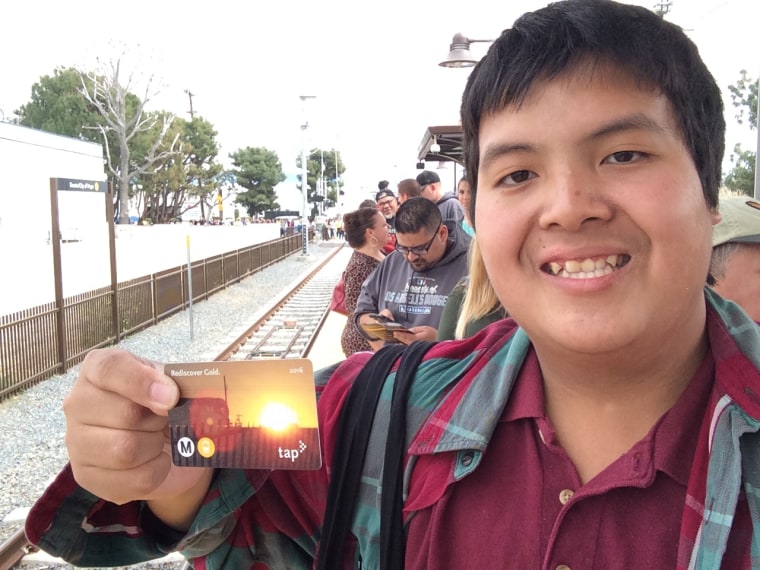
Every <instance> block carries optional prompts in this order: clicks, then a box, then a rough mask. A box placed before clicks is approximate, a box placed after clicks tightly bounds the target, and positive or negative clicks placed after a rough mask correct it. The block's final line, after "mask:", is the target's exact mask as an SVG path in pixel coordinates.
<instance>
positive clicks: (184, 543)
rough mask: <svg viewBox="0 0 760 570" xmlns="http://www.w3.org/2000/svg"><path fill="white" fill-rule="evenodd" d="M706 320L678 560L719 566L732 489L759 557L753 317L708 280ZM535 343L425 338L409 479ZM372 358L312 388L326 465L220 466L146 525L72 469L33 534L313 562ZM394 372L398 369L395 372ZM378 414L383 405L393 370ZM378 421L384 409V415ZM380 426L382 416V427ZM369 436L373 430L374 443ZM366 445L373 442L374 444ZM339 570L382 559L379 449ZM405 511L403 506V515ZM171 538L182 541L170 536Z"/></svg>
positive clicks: (72, 545) (119, 554) (119, 553)
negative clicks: (342, 435) (188, 499)
mask: <svg viewBox="0 0 760 570" xmlns="http://www.w3.org/2000/svg"><path fill="white" fill-rule="evenodd" d="M705 294H706V297H707V301H708V318H707V330H708V336H709V340H710V349H711V351H712V353H713V355H714V358H715V362H716V371H715V384H714V387H713V391H712V396H711V405H710V407H709V409H708V410H706V412H705V413H706V416H705V419H707V418H709V420H710V421H705V422H703V423H704V425H705V426H706V428H705V433H703V434H702V435H701V436H700V438H699V443H698V446H697V451H696V454H695V457H694V462H693V465H692V470H691V476H690V480H689V484H688V489H687V499H686V504H685V506H684V512H683V517H682V528H681V539H680V544H679V547H678V548H679V550H678V569H679V570H680V569H708V568H709V569H714V568H720V566H721V557H722V554H723V552H724V550H725V546H726V543H727V540H728V536H729V531H731V530H732V528H733V527H734V526H735V525H736V524H738V522H736V521H734V518H733V514H734V512H735V508H736V505H737V501H738V500H739V498H740V496H741V495H743V497H744V498H745V499H746V500H747V503H748V506H749V512H750V516H751V521H752V528H747V529H740V530H741V531H742V532H743V533H744V536H747V537H748V538H747V541H748V544H747V548H746V550H747V559H746V560H745V561H744V563H743V564H742V566H741V568H747V569H749V568H760V372H759V371H760V332H759V331H760V328H759V327H758V326H757V324H756V323H754V322H752V321H750V320H749V319H748V318H747V316H746V315H745V314H744V313H743V312H741V311H740V310H739V309H738V307H736V305H733V304H732V303H729V302H727V301H724V300H723V299H721V298H720V297H718V296H716V295H714V294H713V293H712V292H711V291H709V290H706V293H705ZM529 346H530V341H529V339H528V338H527V336H526V335H525V334H524V332H523V331H522V330H521V329H519V328H516V326H515V325H514V323H513V322H512V321H511V320H506V321H501V322H499V323H497V324H494V325H492V326H491V327H489V328H488V329H486V330H485V331H483V333H482V334H479V335H477V336H475V337H473V338H471V339H467V340H464V341H461V342H451V343H442V344H439V345H436V346H435V347H434V348H432V349H431V350H430V351H429V352H428V354H427V355H426V357H425V359H424V360H423V362H422V363H421V365H420V366H419V368H418V371H417V375H416V377H415V383H414V386H413V388H412V391H411V393H410V404H409V411H410V417H411V420H410V422H412V423H413V422H416V423H417V425H420V426H421V427H420V429H419V430H418V431H417V432H416V434H413V436H412V437H411V438H410V439H411V441H410V447H409V454H408V457H407V465H406V470H407V473H406V480H407V481H408V476H409V472H410V471H411V469H413V468H414V464H415V457H418V456H420V455H424V454H429V453H439V452H452V451H453V452H456V453H458V454H459V456H460V457H464V456H465V455H466V456H467V461H456V462H455V463H454V464H453V466H452V472H451V473H450V482H456V481H457V480H460V479H462V478H463V477H466V476H467V475H468V474H470V473H471V472H473V471H474V470H475V469H477V467H478V464H479V462H480V459H481V457H482V454H483V452H484V451H485V449H486V447H487V446H488V442H489V439H490V437H491V434H492V433H493V430H494V427H495V425H496V422H497V421H498V419H499V417H500V415H501V411H502V409H503V407H504V405H505V402H506V401H507V399H508V397H509V394H510V390H511V388H512V385H513V383H514V381H515V379H516V378H517V375H518V372H519V370H520V367H521V365H522V361H523V359H524V357H525V355H526V353H527V351H528V349H529ZM367 358H368V355H367V354H362V353H359V354H357V355H354V357H352V358H350V359H349V360H347V361H346V362H345V363H344V364H342V365H341V367H340V368H339V369H338V371H337V372H336V373H335V374H334V375H333V376H332V377H331V379H330V382H329V383H328V384H327V386H318V387H317V390H318V393H319V395H320V397H319V411H320V429H321V434H322V435H321V437H322V443H323V447H324V450H323V451H324V466H323V468H322V469H321V470H319V471H312V472H298V471H295V472H290V471H287V472H286V471H275V472H266V471H243V470H235V469H225V470H219V471H218V472H217V475H216V478H215V479H214V482H213V483H212V487H211V489H210V490H209V493H208V495H207V497H206V500H205V503H204V504H203V506H202V507H201V510H200V511H199V513H198V515H197V517H196V519H195V521H194V522H193V524H192V527H191V528H190V530H189V531H188V533H187V534H186V535H185V536H184V537H182V539H181V540H179V537H172V536H167V535H166V533H161V532H156V531H155V530H154V526H155V522H154V521H151V519H150V517H146V516H145V515H146V513H145V512H144V511H143V504H142V503H140V502H134V503H129V504H126V505H122V506H117V505H113V504H109V503H106V502H104V501H100V500H99V499H98V498H97V497H95V496H93V495H91V494H90V493H88V492H87V491H84V490H83V489H81V488H79V487H78V486H77V485H76V483H75V482H74V480H73V477H72V475H71V470H70V469H69V468H68V467H67V468H66V469H65V470H64V471H63V472H62V473H61V474H60V475H59V477H58V479H57V480H56V481H55V482H54V484H53V485H52V486H51V487H50V488H49V489H48V490H47V491H46V493H45V494H44V495H43V497H42V498H41V499H40V500H39V501H38V502H37V504H36V505H35V507H34V508H33V510H32V512H31V513H30V516H29V518H28V520H27V533H28V535H29V537H30V539H31V540H32V541H33V542H35V543H36V544H38V545H39V546H40V547H41V548H43V549H44V550H46V551H48V552H51V553H53V554H56V555H59V556H62V557H63V558H65V559H67V560H69V561H70V562H72V563H75V564H78V565H98V566H102V565H123V564H130V563H134V562H137V561H140V560H147V559H149V558H155V557H159V556H161V555H163V554H164V553H165V552H166V551H167V550H170V549H172V548H175V547H176V548H178V549H180V550H182V552H183V554H185V555H186V556H187V557H189V558H192V559H194V563H195V567H196V568H207V569H211V568H256V569H264V568H272V569H282V568H294V569H303V570H306V569H308V568H312V566H313V559H314V556H315V553H316V549H317V546H318V542H319V533H320V523H321V518H322V512H323V510H324V505H325V502H326V496H327V486H328V480H329V469H328V466H329V465H330V461H331V459H332V453H331V450H332V449H333V445H334V442H335V440H336V438H337V437H338V434H337V419H338V416H339V411H340V408H341V404H342V402H343V401H344V399H345V397H346V395H347V393H348V390H349V388H350V386H351V383H352V381H353V379H354V378H355V377H356V374H357V373H358V371H359V370H360V368H361V366H362V365H363V363H364V362H366V360H367ZM392 374H393V373H392ZM387 384H388V385H387V386H386V390H385V391H384V392H383V394H382V396H381V400H380V403H379V408H378V414H377V416H376V417H377V418H386V419H387V417H388V413H387V412H388V409H389V400H390V389H391V384H392V383H391V382H388V383H387ZM381 423H382V421H381ZM383 429H384V426H382V425H380V427H379V430H378V431H379V432H382V430H383ZM373 442H374V445H377V442H376V441H375V440H374V436H373V439H372V440H371V441H370V447H371V448H372V446H373ZM375 449H377V448H376V447H375ZM367 455H368V461H367V462H366V464H365V468H364V471H365V472H364V477H363V483H362V488H361V490H360V497H359V504H358V506H357V509H356V514H355V519H354V525H353V534H354V536H355V540H353V539H352V541H351V542H350V544H348V545H347V549H346V557H345V564H344V567H345V568H350V567H352V566H353V565H354V564H355V562H356V560H357V559H358V557H361V560H362V568H365V569H374V568H377V567H378V544H379V527H380V517H379V512H378V509H377V505H378V504H379V501H378V496H379V492H380V490H379V482H380V480H381V479H380V475H381V472H382V465H381V464H380V462H381V459H380V457H381V456H382V454H381V453H372V452H370V453H368V454H367ZM406 514H407V515H409V514H410V513H408V512H407V513H406ZM178 540H179V543H178V544H177V541H178Z"/></svg>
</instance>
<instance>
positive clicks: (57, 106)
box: [15, 67, 137, 162]
mask: <svg viewBox="0 0 760 570" xmlns="http://www.w3.org/2000/svg"><path fill="white" fill-rule="evenodd" d="M84 81H85V82H87V83H88V88H91V85H89V82H88V80H87V79H86V78H85V79H84ZM82 82H83V76H82V74H81V73H80V72H79V71H78V70H76V69H74V68H73V67H67V68H61V67H59V68H56V69H55V70H54V72H53V75H44V76H42V77H41V78H40V80H39V81H38V82H37V83H35V84H34V85H32V96H31V99H30V100H29V102H28V103H26V104H24V105H22V106H21V107H20V108H19V109H17V110H16V111H15V114H16V115H17V116H18V118H19V124H21V125H24V126H26V127H31V128H33V129H39V130H42V131H46V132H49V133H55V134H57V135H63V136H67V137H73V138H78V139H82V140H89V141H92V142H95V143H99V144H102V143H103V139H102V134H101V128H102V127H104V126H105V122H104V120H103V117H102V116H101V115H100V113H98V110H97V109H96V108H95V106H94V105H91V104H90V103H89V102H88V101H87V99H86V97H85V96H84V92H83V83H82ZM136 101H137V97H135V96H134V95H132V97H131V98H130V105H133V106H134V105H136ZM105 148H107V149H108V150H109V152H110V156H109V157H106V156H104V158H106V159H110V160H111V161H112V162H118V156H119V143H118V140H117V139H116V137H115V136H114V134H113V133H111V132H109V133H108V142H107V144H106V145H105ZM104 153H105V151H104Z"/></svg>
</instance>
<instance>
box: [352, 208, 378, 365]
mask: <svg viewBox="0 0 760 570" xmlns="http://www.w3.org/2000/svg"><path fill="white" fill-rule="evenodd" d="M343 230H344V232H345V234H346V241H348V245H350V246H351V247H352V248H353V250H354V251H353V253H352V254H351V258H350V259H349V260H348V264H347V265H346V269H345V271H344V273H343V283H344V290H345V304H346V312H347V313H348V315H349V316H348V318H347V319H346V325H345V326H344V327H343V333H342V334H341V337H340V345H341V348H342V349H343V354H345V355H346V356H350V355H352V354H353V353H354V352H359V351H362V350H372V347H371V346H370V345H369V342H367V339H366V338H364V336H363V335H362V334H361V333H360V332H359V331H358V329H357V328H356V324H355V323H354V320H353V319H352V318H351V315H353V313H354V311H355V310H356V300H357V299H358V298H359V293H361V290H362V283H364V281H365V279H367V277H368V276H369V275H370V273H372V272H373V271H374V270H375V268H376V267H377V266H378V265H380V262H381V261H382V260H383V259H385V254H384V253H383V246H384V245H385V244H386V243H388V240H389V239H390V234H389V226H388V223H387V222H386V220H385V216H383V214H382V213H381V212H379V211H378V210H377V209H375V208H359V209H358V210H356V211H354V212H348V213H347V214H345V215H344V216H343Z"/></svg>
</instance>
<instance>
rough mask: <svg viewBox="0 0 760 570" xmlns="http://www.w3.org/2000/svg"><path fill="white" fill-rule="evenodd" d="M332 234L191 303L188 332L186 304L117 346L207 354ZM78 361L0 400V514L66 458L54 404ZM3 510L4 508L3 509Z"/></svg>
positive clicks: (327, 249)
mask: <svg viewBox="0 0 760 570" xmlns="http://www.w3.org/2000/svg"><path fill="white" fill-rule="evenodd" d="M339 245H341V243H337V242H326V243H322V244H319V245H314V246H312V247H310V251H309V253H310V255H309V256H308V257H307V258H304V257H302V256H301V255H300V253H295V254H293V255H291V256H289V257H287V258H286V259H284V260H282V261H279V262H276V263H275V264H273V265H271V266H270V267H267V268H266V269H264V270H262V271H260V272H258V273H255V274H253V275H252V276H250V277H247V278H245V279H243V280H242V281H240V282H239V283H236V284H234V285H231V286H229V287H227V288H226V289H224V290H222V291H220V292H218V293H216V294H214V295H213V296H211V297H210V298H209V299H207V300H205V301H201V302H196V303H195V304H194V305H193V333H194V334H193V337H194V338H193V340H191V339H190V324H189V314H188V311H182V312H180V313H178V314H175V315H173V316H171V317H169V318H167V319H165V320H163V321H161V322H160V323H158V324H156V325H155V326H153V327H150V328H148V329H146V330H143V331H141V332H138V333H135V334H133V335H131V336H129V337H126V338H124V339H122V340H121V342H120V343H119V345H118V346H119V347H121V348H124V349H125V350H129V351H131V352H134V353H136V354H139V355H140V356H144V357H146V358H150V359H153V360H157V361H161V362H169V361H175V362H182V361H202V360H210V359H213V358H214V357H215V356H216V355H218V354H219V352H220V351H221V349H223V348H224V347H225V346H226V345H227V344H228V343H229V342H230V341H231V340H233V339H234V338H235V337H237V336H238V335H239V334H242V332H243V331H244V330H245V329H246V328H247V327H249V326H250V325H251V324H252V323H253V322H254V320H256V319H257V318H259V317H260V316H261V315H262V314H263V313H264V311H265V310H266V309H267V308H268V307H269V306H270V305H271V303H272V302H273V301H274V300H275V299H277V298H279V297H280V296H281V295H282V294H283V292H284V291H285V290H287V289H288V288H290V287H292V286H293V285H294V284H295V283H296V282H297V281H298V280H300V279H301V278H302V277H303V275H304V274H305V273H306V272H308V271H310V270H311V269H313V268H314V266H316V265H317V264H318V263H320V262H321V261H323V260H324V259H325V258H326V257H327V256H328V255H330V253H332V252H334V248H335V247H337V246H339ZM78 370H79V367H78V366H77V367H75V368H72V369H70V370H68V371H67V372H66V373H65V374H60V375H57V376H53V377H51V378H49V379H46V380H44V381H42V382H40V383H39V384H38V385H36V386H33V387H32V388H29V389H28V390H26V391H24V392H22V393H20V394H17V395H15V396H12V397H10V398H8V399H6V400H5V401H3V402H0V430H2V431H0V433H2V434H3V445H2V453H0V480H1V481H2V482H3V483H2V492H1V493H0V520H5V519H7V518H13V517H14V516H18V515H19V514H21V513H22V512H23V509H25V508H28V507H30V506H31V505H32V504H33V503H34V501H35V500H36V499H37V498H38V497H39V496H40V495H41V493H42V492H43V491H44V489H45V487H46V486H47V485H48V484H49V482H50V481H51V480H52V478H53V477H54V476H55V474H56V473H58V472H59V471H60V470H61V468H62V467H63V466H64V465H65V464H66V461H67V456H66V448H65V445H64V433H65V420H64V416H63V412H62V409H61V405H62V402H63V399H64V397H65V396H66V394H68V392H69V391H70V390H71V387H72V386H73V384H74V382H75V380H76V376H77V374H78ZM9 515H10V516H9Z"/></svg>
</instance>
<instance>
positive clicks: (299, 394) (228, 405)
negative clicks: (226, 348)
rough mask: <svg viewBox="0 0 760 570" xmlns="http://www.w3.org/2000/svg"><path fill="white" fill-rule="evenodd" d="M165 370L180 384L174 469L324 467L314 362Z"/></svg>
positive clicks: (173, 415) (174, 415)
mask: <svg viewBox="0 0 760 570" xmlns="http://www.w3.org/2000/svg"><path fill="white" fill-rule="evenodd" d="M164 371H165V373H166V374H167V375H168V376H171V377H172V378H173V379H174V380H175V382H177V384H178V385H179V387H180V400H179V403H178V404H177V406H176V407H175V408H174V409H172V410H170V411H169V430H170V435H171V445H172V461H173V462H174V464H175V465H179V466H183V467H219V468H224V467H234V468H242V469H319V468H320V467H321V465H322V457H321V454H320V448H319V430H318V427H317V426H318V423H317V402H316V395H315V391H314V376H313V370H312V365H311V361H309V360H307V359H297V360H246V361H239V362H191V363H173V364H166V365H165V368H164Z"/></svg>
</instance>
